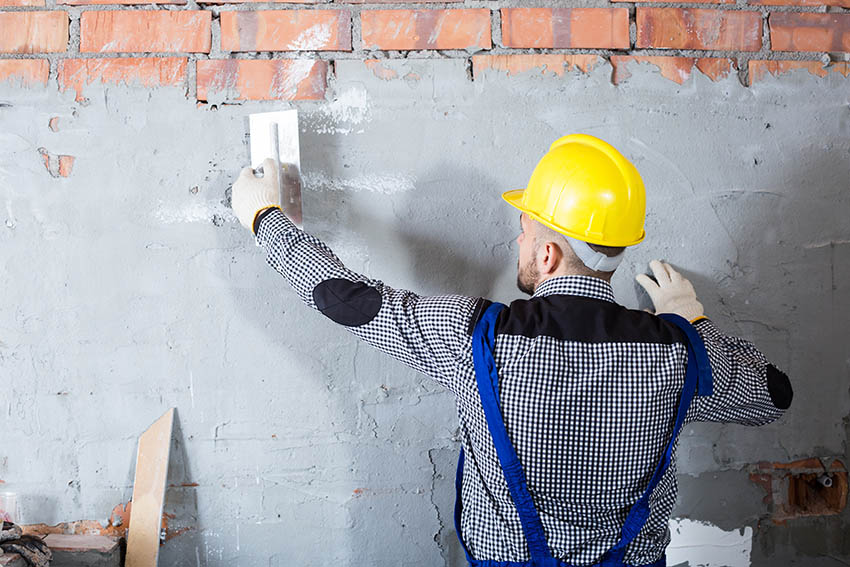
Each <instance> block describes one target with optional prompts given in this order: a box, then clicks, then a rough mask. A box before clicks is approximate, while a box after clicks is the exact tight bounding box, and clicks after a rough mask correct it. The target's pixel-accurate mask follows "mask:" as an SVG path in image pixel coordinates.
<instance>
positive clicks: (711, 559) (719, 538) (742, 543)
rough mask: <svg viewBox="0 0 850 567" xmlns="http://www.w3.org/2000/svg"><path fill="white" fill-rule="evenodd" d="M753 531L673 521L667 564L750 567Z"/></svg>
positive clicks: (690, 521)
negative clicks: (726, 529) (728, 529)
mask: <svg viewBox="0 0 850 567" xmlns="http://www.w3.org/2000/svg"><path fill="white" fill-rule="evenodd" d="M752 548H753V528H751V527H749V526H747V527H744V528H741V529H740V530H732V531H725V530H722V529H720V528H718V527H717V526H713V525H711V524H709V523H707V522H697V521H694V520H688V519H683V518H672V519H671V520H670V545H669V546H668V547H667V565H670V566H671V567H672V566H682V567H687V566H691V567H749V566H750V554H751V553H752Z"/></svg>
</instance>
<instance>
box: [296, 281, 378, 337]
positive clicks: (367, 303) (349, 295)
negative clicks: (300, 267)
mask: <svg viewBox="0 0 850 567" xmlns="http://www.w3.org/2000/svg"><path fill="white" fill-rule="evenodd" d="M313 301H314V302H316V307H318V308H319V311H321V312H322V314H323V315H324V316H325V317H327V318H328V319H330V320H331V321H333V322H334V323H339V324H340V325H345V326H346V327H359V326H360V325H365V324H366V323H368V322H369V321H371V320H372V319H374V318H375V315H377V314H378V311H380V310H381V303H382V302H383V300H382V298H381V293H380V292H379V291H378V290H377V289H375V288H374V287H372V286H369V285H366V284H365V283H363V282H353V281H350V280H344V279H340V278H335V279H331V280H325V281H323V282H322V283H320V284H319V285H317V286H316V287H315V288H313Z"/></svg>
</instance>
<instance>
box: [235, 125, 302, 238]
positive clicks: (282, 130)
mask: <svg viewBox="0 0 850 567" xmlns="http://www.w3.org/2000/svg"><path fill="white" fill-rule="evenodd" d="M248 128H249V135H250V142H251V167H252V168H254V171H255V172H256V171H258V170H259V168H260V166H262V165H263V160H265V159H266V158H272V159H274V160H275V161H276V162H277V166H278V167H277V170H278V172H279V177H278V187H279V188H280V203H281V208H282V209H283V212H284V213H286V216H287V217H289V220H291V221H292V222H293V223H295V225H296V226H297V227H298V228H303V215H302V211H301V151H300V149H299V145H298V111H297V110H283V111H279V112H261V113H259V114H251V115H249V116H248ZM264 174H265V172H264Z"/></svg>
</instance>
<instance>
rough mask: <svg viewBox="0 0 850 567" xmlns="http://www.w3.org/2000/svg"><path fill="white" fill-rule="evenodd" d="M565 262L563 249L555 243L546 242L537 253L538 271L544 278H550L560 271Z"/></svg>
mask: <svg viewBox="0 0 850 567" xmlns="http://www.w3.org/2000/svg"><path fill="white" fill-rule="evenodd" d="M563 260H564V253H563V251H562V250H561V247H560V246H558V245H557V244H556V243H554V242H544V243H543V245H542V246H541V247H540V250H539V252H538V253H537V269H538V271H539V272H540V275H542V276H548V275H551V274H553V273H555V271H556V270H557V269H558V266H560V265H561V262H563Z"/></svg>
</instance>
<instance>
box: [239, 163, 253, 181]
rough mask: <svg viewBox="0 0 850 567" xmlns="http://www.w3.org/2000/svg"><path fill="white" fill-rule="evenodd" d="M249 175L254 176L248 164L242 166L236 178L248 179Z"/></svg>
mask: <svg viewBox="0 0 850 567" xmlns="http://www.w3.org/2000/svg"><path fill="white" fill-rule="evenodd" d="M251 177H254V169H253V168H251V167H250V166H248V167H243V168H242V171H240V172H239V178H238V179H240V180H241V179H250V178H251Z"/></svg>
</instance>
